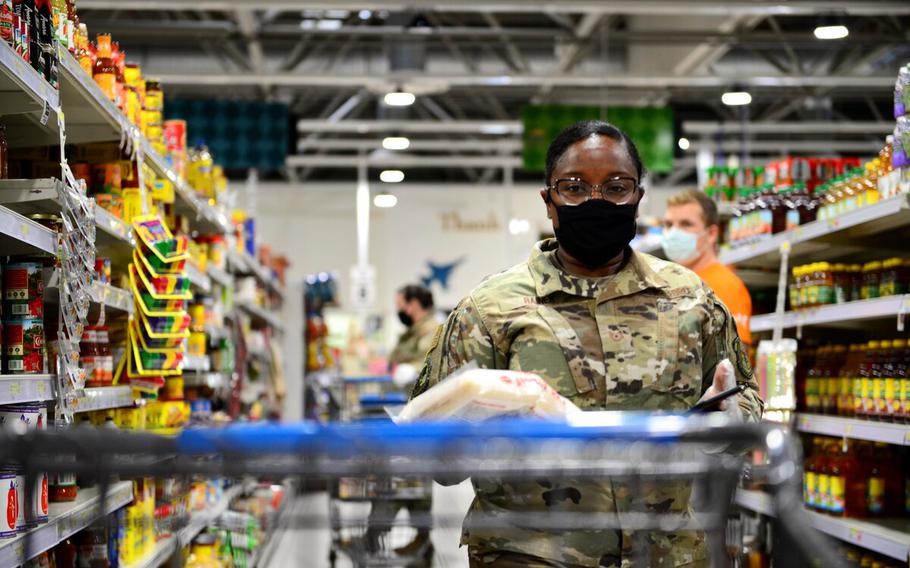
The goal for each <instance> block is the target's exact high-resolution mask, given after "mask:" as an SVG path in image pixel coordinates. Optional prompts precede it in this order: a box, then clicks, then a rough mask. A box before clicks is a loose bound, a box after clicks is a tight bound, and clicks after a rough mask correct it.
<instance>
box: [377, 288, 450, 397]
mask: <svg viewBox="0 0 910 568" xmlns="http://www.w3.org/2000/svg"><path fill="white" fill-rule="evenodd" d="M395 304H396V307H397V308H398V319H399V320H401V323H402V324H404V325H405V327H407V330H405V332H404V333H402V334H401V336H400V337H399V338H398V343H397V344H396V345H395V348H394V349H393V350H392V354H391V355H389V370H390V371H391V372H392V377H393V379H394V381H395V384H396V385H398V386H399V387H400V388H402V389H404V391H405V393H406V394H410V392H411V389H412V388H414V381H415V380H417V371H418V370H420V366H421V365H423V360H424V357H426V354H427V351H429V350H430V345H432V343H433V335H434V334H435V333H436V328H437V327H439V322H437V321H436V318H435V317H434V315H433V293H432V292H430V291H429V290H428V289H426V288H424V287H423V286H420V285H419V284H409V285H407V286H404V287H402V288H401V289H400V290H398V293H397V294H396V295H395Z"/></svg>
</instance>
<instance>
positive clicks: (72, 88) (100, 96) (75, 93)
mask: <svg viewBox="0 0 910 568" xmlns="http://www.w3.org/2000/svg"><path fill="white" fill-rule="evenodd" d="M57 54H58V63H57V70H58V75H59V79H60V100H61V102H62V103H63V106H64V111H65V112H66V141H67V142H68V143H70V144H84V143H87V142H106V141H115V140H120V137H121V134H122V133H123V131H124V129H125V124H126V122H127V121H126V117H125V116H123V113H122V112H120V109H119V108H117V105H115V104H114V102H113V101H111V100H110V99H109V98H108V97H107V95H105V94H104V91H102V90H101V87H99V86H98V85H97V83H95V81H94V80H92V78H91V77H89V76H88V74H86V73H85V71H83V70H82V68H81V67H80V66H79V62H78V61H76V58H75V57H73V56H72V54H71V53H69V52H68V51H67V50H65V49H62V48H61V49H58V50H57Z"/></svg>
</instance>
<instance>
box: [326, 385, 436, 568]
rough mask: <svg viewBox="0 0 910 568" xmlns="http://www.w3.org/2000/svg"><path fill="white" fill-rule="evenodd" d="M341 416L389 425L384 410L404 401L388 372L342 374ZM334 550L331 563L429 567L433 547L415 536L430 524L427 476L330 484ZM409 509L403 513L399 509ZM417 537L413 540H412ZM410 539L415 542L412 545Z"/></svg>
mask: <svg viewBox="0 0 910 568" xmlns="http://www.w3.org/2000/svg"><path fill="white" fill-rule="evenodd" d="M343 382H344V408H345V409H346V412H344V414H343V415H344V416H346V417H347V418H348V420H349V421H360V422H361V423H366V424H379V423H388V421H389V417H388V415H387V413H386V409H387V408H389V407H394V406H396V405H404V404H405V403H406V402H407V397H406V396H405V395H404V393H402V392H400V391H398V390H396V387H395V384H394V383H393V381H392V377H390V376H388V375H380V376H367V377H345V378H344V379H343ZM329 488H330V494H329V496H330V501H329V523H330V526H331V529H332V548H331V550H330V551H329V565H330V566H332V567H334V566H335V564H336V562H337V560H338V557H339V555H344V556H346V557H347V558H349V559H350V560H351V562H352V563H353V564H354V565H355V566H365V567H366V566H369V567H394V566H429V565H430V562H431V560H432V556H433V547H432V544H431V541H430V539H429V538H422V539H418V535H419V534H421V531H423V533H424V534H423V536H424V537H426V531H428V530H429V527H430V500H431V498H432V492H433V484H432V480H431V479H429V478H425V477H417V478H415V477H408V476H392V477H387V476H379V475H369V476H366V477H360V476H357V477H353V476H344V477H339V478H337V479H336V480H332V481H331V482H330V483H329ZM402 510H407V512H408V514H407V515H400V514H399V513H400V511H402ZM415 539H416V540H415ZM412 543H416V544H414V545H412V546H409V545H411V544H412Z"/></svg>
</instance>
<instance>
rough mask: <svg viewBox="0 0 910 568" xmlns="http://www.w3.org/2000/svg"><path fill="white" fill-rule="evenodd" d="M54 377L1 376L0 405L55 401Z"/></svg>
mask: <svg viewBox="0 0 910 568" xmlns="http://www.w3.org/2000/svg"><path fill="white" fill-rule="evenodd" d="M54 380H55V377H54V375H0V404H17V403H20V402H41V401H44V400H54Z"/></svg>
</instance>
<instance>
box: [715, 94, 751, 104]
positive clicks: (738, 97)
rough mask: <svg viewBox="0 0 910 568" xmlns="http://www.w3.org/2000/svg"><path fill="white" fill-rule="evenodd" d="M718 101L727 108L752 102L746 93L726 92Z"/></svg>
mask: <svg viewBox="0 0 910 568" xmlns="http://www.w3.org/2000/svg"><path fill="white" fill-rule="evenodd" d="M720 100H721V102H723V103H724V104H725V105H727V106H743V105H747V104H749V103H751V102H752V95H750V94H749V93H748V92H746V91H727V92H726V93H724V94H723V95H721V97H720Z"/></svg>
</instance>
